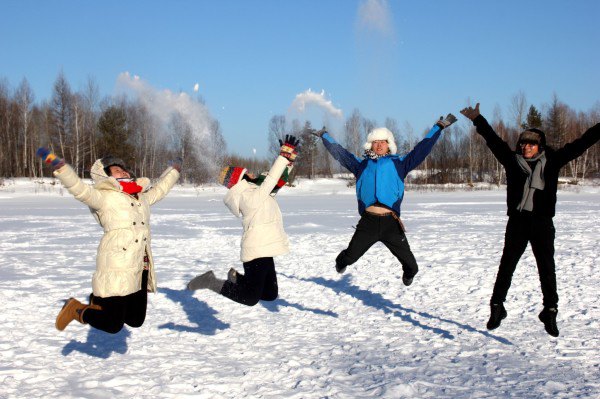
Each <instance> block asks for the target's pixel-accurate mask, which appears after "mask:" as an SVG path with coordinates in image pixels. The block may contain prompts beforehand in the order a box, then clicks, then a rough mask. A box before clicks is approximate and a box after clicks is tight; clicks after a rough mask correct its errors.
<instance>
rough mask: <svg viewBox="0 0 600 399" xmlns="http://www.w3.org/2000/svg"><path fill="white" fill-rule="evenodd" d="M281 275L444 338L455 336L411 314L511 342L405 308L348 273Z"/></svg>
mask: <svg viewBox="0 0 600 399" xmlns="http://www.w3.org/2000/svg"><path fill="white" fill-rule="evenodd" d="M282 275H283V274H282ZM283 276H285V277H288V278H291V279H297V280H301V281H309V282H313V283H315V284H319V285H322V286H324V287H327V288H330V289H332V290H333V291H334V292H336V293H338V294H339V293H345V294H347V295H350V296H352V297H354V298H356V299H358V300H359V301H361V302H362V303H363V304H364V305H366V306H370V307H372V308H375V309H380V310H382V311H383V312H384V313H385V314H393V315H394V316H396V317H399V318H400V319H402V320H404V321H407V322H409V323H411V324H412V325H414V326H416V327H420V328H422V329H424V330H428V331H431V332H433V333H435V334H439V335H441V336H442V337H443V338H446V339H454V338H455V337H454V335H452V333H451V332H450V331H448V330H444V329H442V328H438V327H432V326H428V325H426V324H423V323H422V322H421V321H419V320H415V319H414V318H413V315H417V316H420V317H423V318H426V319H430V320H437V321H440V322H444V323H449V324H453V325H455V326H457V327H460V328H462V329H464V330H467V331H470V332H476V333H479V334H482V335H485V336H486V337H489V338H492V339H494V340H496V341H498V342H500V343H502V344H505V345H512V342H510V341H509V340H507V339H505V338H502V337H498V336H495V335H493V334H490V333H489V332H488V331H484V330H478V329H476V328H474V327H471V326H469V325H468V324H463V323H459V322H456V321H454V320H450V319H445V318H442V317H438V316H434V315H432V314H431V313H427V312H419V311H416V310H413V309H409V308H406V307H404V306H402V305H398V304H396V303H394V302H392V301H390V300H388V299H385V298H384V297H383V296H382V295H381V294H378V293H375V292H371V291H369V290H365V289H362V288H360V287H358V286H357V285H354V284H352V283H351V281H350V280H351V277H350V275H349V274H345V275H344V276H342V278H341V279H339V280H331V279H326V278H323V277H311V278H298V277H294V276H286V275H283Z"/></svg>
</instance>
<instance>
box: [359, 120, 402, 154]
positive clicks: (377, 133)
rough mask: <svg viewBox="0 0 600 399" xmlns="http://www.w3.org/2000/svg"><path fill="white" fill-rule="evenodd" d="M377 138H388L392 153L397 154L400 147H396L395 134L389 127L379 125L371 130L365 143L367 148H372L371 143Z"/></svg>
mask: <svg viewBox="0 0 600 399" xmlns="http://www.w3.org/2000/svg"><path fill="white" fill-rule="evenodd" d="M375 140H386V141H387V142H388V145H389V147H390V154H395V153H396V151H398V147H396V141H395V140H394V135H393V134H392V132H390V130H389V129H388V128H385V127H378V128H376V129H373V130H371V133H369V135H368V136H367V142H366V143H365V150H370V149H371V143H373V141H375Z"/></svg>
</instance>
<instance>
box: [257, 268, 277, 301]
mask: <svg viewBox="0 0 600 399" xmlns="http://www.w3.org/2000/svg"><path fill="white" fill-rule="evenodd" d="M263 259H265V265H264V267H265V268H266V269H267V274H266V275H265V285H264V287H263V293H262V296H261V297H260V299H261V300H262V301H274V300H275V299H277V296H278V295H279V287H278V285H277V273H276V272H275V263H274V262H273V258H263ZM269 260H270V261H269Z"/></svg>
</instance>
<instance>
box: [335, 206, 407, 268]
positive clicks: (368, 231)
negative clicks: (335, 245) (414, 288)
mask: <svg viewBox="0 0 600 399" xmlns="http://www.w3.org/2000/svg"><path fill="white" fill-rule="evenodd" d="M378 241H381V242H382V243H383V245H385V246H386V247H387V248H388V249H389V250H390V251H391V252H392V254H394V256H395V257H396V258H398V260H399V261H400V263H401V264H402V270H403V271H404V275H405V276H406V277H413V276H414V275H415V274H417V272H418V271H419V266H418V265H417V260H416V259H415V256H414V255H413V253H412V251H411V250H410V245H408V240H407V239H406V235H405V234H404V231H403V230H402V228H401V227H400V223H399V222H398V220H397V219H396V218H394V216H392V215H391V214H388V215H383V216H382V215H376V214H373V213H368V212H365V213H364V214H363V216H362V217H361V218H360V220H359V222H358V225H357V226H356V231H355V232H354V235H353V236H352V239H351V240H350V244H348V248H346V249H345V250H343V251H342V252H340V254H339V255H338V257H337V258H336V260H335V262H336V264H337V265H338V266H347V265H351V264H353V263H354V262H356V261H357V260H358V259H360V257H361V256H363V254H364V253H365V252H367V250H368V249H369V248H371V246H373V244H375V243H376V242H378Z"/></svg>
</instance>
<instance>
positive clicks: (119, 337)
mask: <svg viewBox="0 0 600 399" xmlns="http://www.w3.org/2000/svg"><path fill="white" fill-rule="evenodd" d="M130 335H131V333H130V332H129V330H127V328H123V329H122V330H121V331H119V332H118V333H116V334H109V333H107V332H104V331H102V330H97V329H95V328H92V327H90V328H89V330H88V336H87V342H79V341H75V340H71V341H70V342H69V343H68V344H66V345H65V346H64V348H63V350H62V354H63V356H68V355H70V354H71V352H73V351H77V352H81V353H85V354H87V355H90V356H93V357H99V358H101V359H108V358H109V357H110V355H112V353H113V352H115V353H119V354H121V355H122V354H124V353H126V352H127V338H129V336H130Z"/></svg>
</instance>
